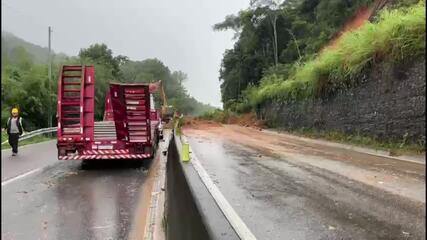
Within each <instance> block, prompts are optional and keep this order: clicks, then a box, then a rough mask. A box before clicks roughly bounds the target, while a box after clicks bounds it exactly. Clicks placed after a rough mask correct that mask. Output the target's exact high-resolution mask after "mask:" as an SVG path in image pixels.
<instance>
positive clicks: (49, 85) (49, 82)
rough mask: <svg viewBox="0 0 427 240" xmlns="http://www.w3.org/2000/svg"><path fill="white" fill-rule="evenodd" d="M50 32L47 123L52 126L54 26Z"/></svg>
mask: <svg viewBox="0 0 427 240" xmlns="http://www.w3.org/2000/svg"><path fill="white" fill-rule="evenodd" d="M48 32H49V44H48V46H49V56H48V61H49V63H48V66H49V70H48V88H49V89H48V97H49V106H48V113H47V115H48V121H47V125H48V127H52V99H51V96H52V93H51V91H52V88H51V82H52V57H51V55H52V54H51V46H50V43H51V33H52V28H51V27H50V26H49V29H48Z"/></svg>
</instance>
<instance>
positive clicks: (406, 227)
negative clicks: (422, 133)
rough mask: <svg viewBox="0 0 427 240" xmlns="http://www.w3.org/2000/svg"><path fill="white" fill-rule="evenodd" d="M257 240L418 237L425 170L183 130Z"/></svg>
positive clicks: (292, 144) (230, 131) (254, 137)
mask: <svg viewBox="0 0 427 240" xmlns="http://www.w3.org/2000/svg"><path fill="white" fill-rule="evenodd" d="M184 133H185V134H186V135H187V136H188V138H189V141H190V144H191V146H192V149H193V151H194V152H195V154H196V155H197V156H198V159H199V160H200V162H201V163H202V164H203V166H204V167H205V169H206V170H207V171H208V173H209V174H210V176H211V178H212V179H214V182H215V183H216V184H217V185H218V187H219V189H220V190H221V192H222V193H223V194H224V196H225V197H226V198H227V200H228V201H229V202H230V204H231V205H232V206H233V208H235V210H236V211H237V213H238V214H239V215H240V216H241V217H242V219H243V221H245V223H246V224H247V225H248V227H249V228H250V229H251V230H252V232H253V233H254V234H255V236H256V237H257V238H258V239H284V237H286V239H425V165H423V164H418V163H413V162H405V161H398V160H395V159H390V158H383V157H377V156H372V155H368V154H363V153H359V152H354V151H351V150H345V149H340V148H334V147H327V146H322V145H318V144H313V143H310V142H304V141H303V140H296V139H295V138H291V137H287V135H285V134H272V133H267V132H264V131H259V130H254V129H253V128H244V127H239V126H233V125H224V126H214V125H211V126H208V127H203V128H186V129H184Z"/></svg>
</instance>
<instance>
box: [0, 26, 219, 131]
mask: <svg viewBox="0 0 427 240" xmlns="http://www.w3.org/2000/svg"><path fill="white" fill-rule="evenodd" d="M47 56H48V53H47V49H45V48H41V47H39V46H36V45H34V44H31V43H28V42H25V41H24V40H22V39H19V38H17V37H15V36H13V35H11V34H9V33H2V65H1V71H2V76H1V77H2V83H1V88H2V94H1V110H2V118H1V123H2V127H4V126H5V124H6V120H7V118H8V117H9V111H10V108H11V107H12V106H19V108H20V109H21V110H22V117H23V119H24V127H25V130H26V131H31V130H34V129H37V128H43V127H47V122H48V116H47V115H48V114H47V113H48V106H49V105H50V106H51V109H52V111H53V112H52V115H51V117H52V122H53V123H55V122H56V120H55V115H56V94H57V93H56V91H57V90H56V89H57V79H58V74H59V69H60V66H61V65H67V64H87V65H94V66H95V75H96V86H95V87H96V88H95V89H96V93H95V103H96V109H95V118H96V119H97V120H101V119H102V117H103V112H104V99H105V94H106V92H107V89H108V84H109V82H111V81H112V82H154V81H157V80H163V84H164V87H165V92H166V95H167V97H168V104H170V105H173V106H174V107H175V109H176V110H177V111H179V112H180V113H184V114H189V115H191V114H193V115H199V114H202V113H203V112H204V111H207V110H211V109H213V107H211V106H210V105H207V104H202V103H200V102H198V101H197V100H196V99H194V98H193V97H191V96H190V95H189V94H188V93H187V91H186V89H185V88H184V86H183V82H184V81H185V80H186V78H187V76H186V75H185V73H182V72H180V71H171V70H169V68H168V67H167V66H165V65H164V64H163V63H162V62H161V61H160V60H158V59H146V60H144V61H131V60H129V59H128V58H127V57H125V56H122V55H117V56H113V52H112V51H111V49H109V48H108V47H107V46H106V45H105V44H94V45H91V46H89V47H88V48H83V49H81V50H80V52H79V55H78V56H77V57H68V56H65V55H63V54H58V55H57V54H55V55H54V62H53V66H52V75H53V76H52V83H51V84H52V86H51V89H52V91H51V94H49V85H48V75H47V73H48V69H47V61H46V59H47ZM157 103H159V96H158V95H157ZM157 106H158V107H159V105H157Z"/></svg>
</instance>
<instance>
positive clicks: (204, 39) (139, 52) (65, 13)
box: [1, 0, 249, 106]
mask: <svg viewBox="0 0 427 240" xmlns="http://www.w3.org/2000/svg"><path fill="white" fill-rule="evenodd" d="M1 2H2V29H3V30H6V31H9V32H12V33H13V34H15V35H17V36H18V37H21V38H23V39H25V40H27V41H30V42H32V43H35V44H37V45H41V46H47V26H49V25H50V26H52V28H53V35H52V36H53V40H52V48H53V50H54V51H55V52H63V53H66V54H68V55H77V53H78V51H79V50H80V48H83V47H88V46H89V45H90V44H93V43H105V44H107V46H108V47H109V48H110V49H112V50H113V53H114V54H115V55H116V54H122V55H126V56H128V57H129V58H131V59H132V60H143V59H146V58H154V57H156V58H159V59H160V60H161V61H163V62H164V63H165V64H166V65H167V66H168V67H169V68H171V70H172V71H173V70H181V71H183V72H185V73H187V74H188V80H187V82H186V83H185V86H186V87H187V89H188V91H189V93H190V95H192V96H194V97H195V98H196V99H198V100H200V101H202V102H204V103H210V104H212V105H214V106H222V103H221V100H220V99H221V94H220V90H219V80H218V75H219V73H218V70H219V68H220V64H221V59H222V54H223V53H224V50H225V49H228V48H231V47H232V46H233V43H234V41H233V40H232V37H233V32H231V31H228V32H214V31H213V30H212V25H214V24H215V23H218V22H221V21H222V20H223V19H224V18H225V16H226V15H228V14H233V13H236V12H238V11H239V10H240V9H243V8H246V7H248V5H249V0H210V1H208V0H179V1H178V0H169V1H166V0H151V1H149V0H122V1H118V0H117V1H112V0H110V1H106V0H91V1H85V0H73V1H69V0H37V1H34V0H1Z"/></svg>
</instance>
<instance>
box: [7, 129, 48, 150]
mask: <svg viewBox="0 0 427 240" xmlns="http://www.w3.org/2000/svg"><path fill="white" fill-rule="evenodd" d="M7 139H8V137H7V134H6V132H2V133H1V142H2V143H3V142H4V141H6V140H7ZM53 139H54V137H48V136H44V135H38V136H35V137H32V138H29V139H26V140H23V141H20V142H19V146H24V145H28V144H34V143H40V142H44V141H49V140H53ZM9 148H10V145H9V143H8V142H6V143H5V144H2V145H1V149H2V150H4V149H9Z"/></svg>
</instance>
